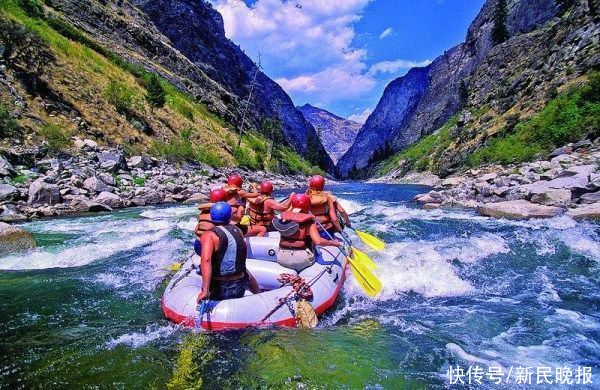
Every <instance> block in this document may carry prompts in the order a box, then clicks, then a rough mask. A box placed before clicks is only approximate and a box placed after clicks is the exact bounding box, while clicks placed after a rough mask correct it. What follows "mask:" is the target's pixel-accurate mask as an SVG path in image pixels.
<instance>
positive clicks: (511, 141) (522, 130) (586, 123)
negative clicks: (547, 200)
mask: <svg viewBox="0 0 600 390" xmlns="http://www.w3.org/2000/svg"><path fill="white" fill-rule="evenodd" d="M470 111H471V114H472V115H473V116H474V117H481V116H483V115H486V114H488V113H487V110H486V109H485V108H482V109H479V110H475V109H471V110H470ZM457 120H458V116H455V117H453V118H451V119H450V120H449V121H448V122H447V123H446V124H445V125H444V126H443V127H442V128H441V129H439V130H438V131H436V132H435V133H433V134H431V135H429V136H427V137H424V138H423V139H421V140H420V141H418V142H416V143H415V144H413V145H411V146H410V147H409V148H407V149H406V150H404V151H402V152H401V153H398V154H396V155H394V156H393V157H391V158H389V159H388V160H386V161H385V162H384V163H383V164H382V166H381V168H380V169H379V174H380V175H385V174H387V173H389V172H391V171H394V170H402V171H403V172H409V171H426V170H429V171H432V172H434V173H438V172H437V166H436V164H437V162H438V160H439V158H440V156H441V155H442V154H443V153H445V152H446V151H447V150H449V149H450V150H451V149H453V148H456V147H458V145H459V144H460V143H461V142H463V140H462V139H461V138H460V137H457V136H456V135H457V134H465V133H470V132H471V133H473V132H475V133H476V132H477V129H476V128H473V129H459V128H458V125H457ZM496 122H497V124H498V125H497V131H496V132H495V133H494V134H493V135H488V136H486V135H485V134H480V136H481V137H482V138H484V140H483V142H482V143H481V144H479V145H476V146H475V147H474V148H473V150H472V151H471V153H470V154H469V155H468V156H466V159H465V160H464V161H463V163H462V166H463V167H469V166H470V167H477V166H480V165H484V164H488V163H499V164H504V165H506V164H512V163H519V162H524V161H532V160H535V159H539V158H545V157H547V156H548V154H549V153H550V152H551V151H552V150H553V149H554V148H557V147H560V146H563V145H565V144H567V143H569V142H576V141H579V140H581V139H582V138H585V137H590V138H596V137H599V136H600V72H591V73H590V74H589V75H588V77H587V78H586V79H585V80H583V81H580V82H578V83H575V85H572V86H569V87H567V88H565V90H563V91H562V92H560V93H558V94H557V96H556V97H554V98H552V99H550V100H549V101H548V103H547V104H546V106H545V107H543V109H542V110H541V111H540V112H538V113H536V114H533V115H530V116H529V117H527V118H519V116H518V115H517V114H516V113H514V112H510V111H509V112H508V113H506V114H505V115H504V116H501V117H498V118H496ZM459 168H460V167H459Z"/></svg>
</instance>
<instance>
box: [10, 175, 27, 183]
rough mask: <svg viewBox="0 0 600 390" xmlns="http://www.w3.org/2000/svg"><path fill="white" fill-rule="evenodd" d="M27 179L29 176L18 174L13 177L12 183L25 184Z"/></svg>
mask: <svg viewBox="0 0 600 390" xmlns="http://www.w3.org/2000/svg"><path fill="white" fill-rule="evenodd" d="M26 181H27V176H25V175H17V176H15V177H13V178H12V180H11V182H12V184H24V183H25V182H26Z"/></svg>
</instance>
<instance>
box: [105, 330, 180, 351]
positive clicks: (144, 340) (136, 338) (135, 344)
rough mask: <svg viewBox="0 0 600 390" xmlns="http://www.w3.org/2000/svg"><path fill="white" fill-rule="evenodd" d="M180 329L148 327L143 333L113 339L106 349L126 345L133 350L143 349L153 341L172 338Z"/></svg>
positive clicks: (128, 334)
mask: <svg viewBox="0 0 600 390" xmlns="http://www.w3.org/2000/svg"><path fill="white" fill-rule="evenodd" d="M177 329H178V327H177V326H175V325H167V326H156V325H152V326H147V327H146V329H145V331H143V332H132V333H126V334H124V335H121V336H119V337H117V338H116V339H111V340H109V341H108V342H107V343H106V348H108V349H113V348H115V347H116V346H118V345H126V346H128V347H131V348H139V347H142V346H144V345H146V344H148V343H150V342H152V341H156V340H159V339H164V338H167V337H169V336H171V335H172V334H173V333H174V332H175V331H176V330H177Z"/></svg>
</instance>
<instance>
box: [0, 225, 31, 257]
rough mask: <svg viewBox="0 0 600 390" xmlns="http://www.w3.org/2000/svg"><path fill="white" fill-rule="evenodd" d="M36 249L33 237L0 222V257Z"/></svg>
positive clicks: (17, 228)
mask: <svg viewBox="0 0 600 390" xmlns="http://www.w3.org/2000/svg"><path fill="white" fill-rule="evenodd" d="M36 247H37V244H36V242H35V238H33V235H32V234H31V233H29V232H27V231H25V230H23V229H21V228H19V227H16V226H11V225H9V224H7V223H4V222H0V256H6V255H9V254H12V253H18V252H25V251H30V250H33V249H35V248H36Z"/></svg>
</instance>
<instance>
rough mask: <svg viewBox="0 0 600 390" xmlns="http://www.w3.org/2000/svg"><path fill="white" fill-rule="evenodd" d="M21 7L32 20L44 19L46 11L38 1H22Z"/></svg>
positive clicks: (20, 2)
mask: <svg viewBox="0 0 600 390" xmlns="http://www.w3.org/2000/svg"><path fill="white" fill-rule="evenodd" d="M19 5H20V6H21V9H23V11H25V14H27V16H30V17H32V18H42V17H44V9H43V8H42V6H41V4H40V3H38V2H37V0H20V1H19Z"/></svg>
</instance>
